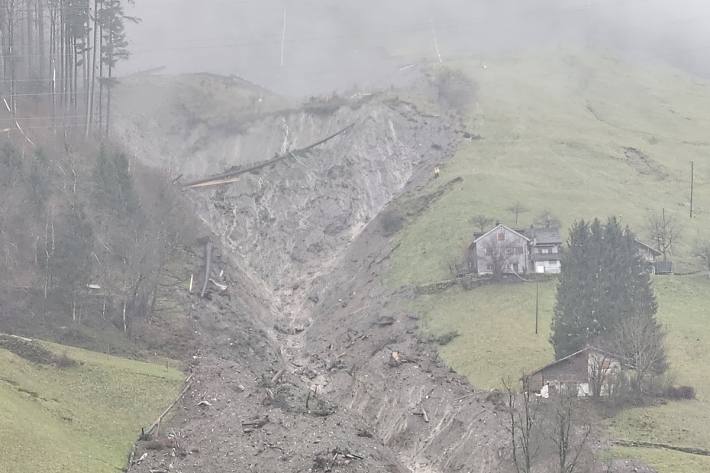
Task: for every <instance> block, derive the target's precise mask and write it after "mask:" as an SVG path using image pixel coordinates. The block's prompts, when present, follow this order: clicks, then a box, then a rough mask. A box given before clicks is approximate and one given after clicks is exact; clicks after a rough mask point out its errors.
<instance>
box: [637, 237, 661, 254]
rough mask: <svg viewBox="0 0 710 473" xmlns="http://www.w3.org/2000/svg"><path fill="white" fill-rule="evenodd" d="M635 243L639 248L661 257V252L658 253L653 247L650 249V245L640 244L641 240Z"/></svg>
mask: <svg viewBox="0 0 710 473" xmlns="http://www.w3.org/2000/svg"><path fill="white" fill-rule="evenodd" d="M636 243H637V244H638V245H639V246H641V247H643V248H646V249H647V250H649V251H650V252H651V253H653V254H654V255H656V256H661V255H662V254H663V253H662V252H660V251H658V250H657V249H655V248H654V247H652V246H650V245H647V244H646V243H644V242H642V241H641V240H636Z"/></svg>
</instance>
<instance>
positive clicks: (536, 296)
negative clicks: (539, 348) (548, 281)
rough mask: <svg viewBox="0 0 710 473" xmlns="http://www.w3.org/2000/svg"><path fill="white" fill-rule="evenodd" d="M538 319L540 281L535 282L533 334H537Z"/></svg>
mask: <svg viewBox="0 0 710 473" xmlns="http://www.w3.org/2000/svg"><path fill="white" fill-rule="evenodd" d="M539 319H540V282H539V281H538V282H536V283H535V335H537V329H538V320H539Z"/></svg>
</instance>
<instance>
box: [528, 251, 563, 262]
mask: <svg viewBox="0 0 710 473" xmlns="http://www.w3.org/2000/svg"><path fill="white" fill-rule="evenodd" d="M532 260H533V261H561V260H562V257H561V255H560V254H559V253H547V254H543V253H533V254H532Z"/></svg>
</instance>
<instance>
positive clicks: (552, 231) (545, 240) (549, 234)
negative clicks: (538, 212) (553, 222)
mask: <svg viewBox="0 0 710 473" xmlns="http://www.w3.org/2000/svg"><path fill="white" fill-rule="evenodd" d="M530 234H531V236H532V237H534V238H535V243H538V244H541V245H551V244H561V243H562V236H560V227H542V228H531V229H530Z"/></svg>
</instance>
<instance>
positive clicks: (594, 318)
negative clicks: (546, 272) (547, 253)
mask: <svg viewBox="0 0 710 473" xmlns="http://www.w3.org/2000/svg"><path fill="white" fill-rule="evenodd" d="M562 267H563V268H564V271H563V272H562V275H561V279H560V284H559V286H558V288H557V301H556V304H555V312H554V319H553V321H552V335H551V337H550V341H551V343H552V345H553V346H554V348H555V355H556V357H557V358H558V359H559V358H562V357H564V356H566V355H569V354H570V353H573V352H575V351H577V350H579V349H581V348H584V346H585V345H586V344H588V343H591V342H594V343H602V344H605V343H611V340H612V338H613V334H614V333H615V330H616V329H617V328H618V326H619V324H620V323H621V322H622V321H625V320H628V319H632V318H639V317H640V318H644V319H653V321H654V323H655V314H656V310H657V304H656V298H655V295H654V293H653V288H652V287H651V281H650V276H649V274H648V272H647V271H645V265H644V262H643V260H642V258H641V256H640V255H639V253H638V251H637V244H636V238H635V236H634V234H633V232H631V230H629V229H628V228H626V229H623V228H622V227H621V225H620V224H619V222H618V220H617V219H616V218H610V219H609V220H608V221H607V223H606V224H605V225H602V224H601V223H600V222H599V220H594V221H593V222H592V223H591V224H588V223H586V222H584V221H581V222H578V223H575V224H574V226H573V227H572V228H571V230H570V238H569V241H568V248H567V250H566V251H565V252H564V253H563V255H562ZM654 326H657V324H656V325H654ZM658 327H659V329H660V326H658Z"/></svg>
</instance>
